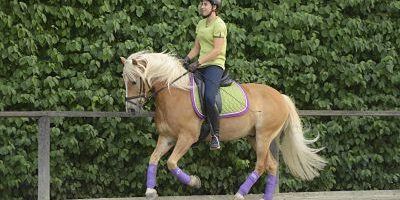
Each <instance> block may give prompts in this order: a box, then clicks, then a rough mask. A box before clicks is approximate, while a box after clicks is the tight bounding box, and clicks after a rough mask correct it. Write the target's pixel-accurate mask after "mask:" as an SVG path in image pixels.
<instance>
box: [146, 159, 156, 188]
mask: <svg viewBox="0 0 400 200" xmlns="http://www.w3.org/2000/svg"><path fill="white" fill-rule="evenodd" d="M156 175H157V165H155V164H149V167H147V183H146V185H147V188H152V189H153V188H154V187H155V186H156Z"/></svg>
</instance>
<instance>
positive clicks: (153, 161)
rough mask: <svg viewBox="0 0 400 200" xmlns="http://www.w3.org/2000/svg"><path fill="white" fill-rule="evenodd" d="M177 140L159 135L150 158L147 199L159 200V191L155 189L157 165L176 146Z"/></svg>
mask: <svg viewBox="0 0 400 200" xmlns="http://www.w3.org/2000/svg"><path fill="white" fill-rule="evenodd" d="M174 143H175V140H174V139H173V138H171V137H168V136H164V135H159V136H158V141H157V146H156V148H155V149H154V151H153V153H152V154H151V156H150V161H149V166H148V168H147V182H146V186H147V189H146V198H147V199H155V198H157V196H158V194H157V190H155V189H154V187H155V186H156V185H157V181H156V175H157V165H158V162H159V161H160V159H161V157H162V156H163V155H165V154H166V153H167V152H168V151H169V150H170V149H171V147H172V146H174Z"/></svg>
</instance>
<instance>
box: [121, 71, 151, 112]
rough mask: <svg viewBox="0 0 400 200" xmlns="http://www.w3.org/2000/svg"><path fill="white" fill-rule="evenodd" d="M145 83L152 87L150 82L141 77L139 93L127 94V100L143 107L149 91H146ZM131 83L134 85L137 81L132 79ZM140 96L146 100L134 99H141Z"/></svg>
mask: <svg viewBox="0 0 400 200" xmlns="http://www.w3.org/2000/svg"><path fill="white" fill-rule="evenodd" d="M145 83H146V84H147V87H148V88H150V86H149V84H148V83H147V82H145V81H143V78H142V77H140V80H139V87H140V88H139V94H138V95H135V96H126V97H125V102H127V103H130V104H133V105H135V106H137V107H139V108H142V107H143V105H144V104H145V102H146V98H147V91H146V86H145ZM131 84H132V85H136V81H131ZM125 87H126V86H125ZM139 98H144V100H142V101H138V102H134V101H132V100H134V99H139Z"/></svg>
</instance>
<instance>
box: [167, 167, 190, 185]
mask: <svg viewBox="0 0 400 200" xmlns="http://www.w3.org/2000/svg"><path fill="white" fill-rule="evenodd" d="M171 174H172V175H174V176H175V177H176V178H177V179H178V180H179V181H180V182H181V183H183V184H186V185H188V184H189V182H190V176H189V175H187V174H186V173H185V172H183V171H182V170H181V169H179V167H177V168H175V169H173V170H171Z"/></svg>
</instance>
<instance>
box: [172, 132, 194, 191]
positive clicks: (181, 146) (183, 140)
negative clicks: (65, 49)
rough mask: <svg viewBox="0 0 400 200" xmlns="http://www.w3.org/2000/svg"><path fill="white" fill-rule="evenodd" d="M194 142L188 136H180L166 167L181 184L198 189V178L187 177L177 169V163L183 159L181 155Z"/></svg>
mask: <svg viewBox="0 0 400 200" xmlns="http://www.w3.org/2000/svg"><path fill="white" fill-rule="evenodd" d="M195 141H196V139H194V138H193V137H191V136H190V135H180V136H179V137H178V140H177V142H176V145H175V148H174V150H173V151H172V153H171V155H170V157H169V158H168V160H167V165H168V169H169V170H170V172H171V174H172V175H173V176H175V177H176V178H177V179H178V180H179V181H180V182H181V183H183V184H185V185H188V186H191V187H194V188H200V187H201V181H200V178H199V177H198V176H192V175H188V174H186V173H185V172H184V171H182V170H181V169H180V168H179V167H178V161H179V160H180V159H181V158H182V157H183V155H185V154H186V152H187V151H188V150H189V149H190V147H191V146H192V144H193V143H194V142H195Z"/></svg>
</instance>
